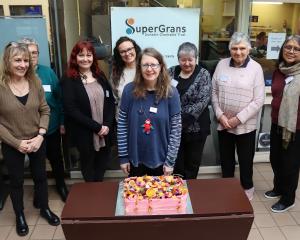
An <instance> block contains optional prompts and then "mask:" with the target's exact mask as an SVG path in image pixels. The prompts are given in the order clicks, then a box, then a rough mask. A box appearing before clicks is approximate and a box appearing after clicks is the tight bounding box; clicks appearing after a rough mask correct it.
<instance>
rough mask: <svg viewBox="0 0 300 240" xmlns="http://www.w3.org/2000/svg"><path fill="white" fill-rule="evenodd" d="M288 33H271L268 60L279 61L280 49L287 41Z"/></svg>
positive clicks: (269, 35)
mask: <svg viewBox="0 0 300 240" xmlns="http://www.w3.org/2000/svg"><path fill="white" fill-rule="evenodd" d="M285 38H286V33H269V34H268V48H267V59H278V57H279V52H280V48H281V46H282V44H283V42H284V41H285Z"/></svg>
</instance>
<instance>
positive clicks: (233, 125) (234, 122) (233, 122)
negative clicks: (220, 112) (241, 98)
mask: <svg viewBox="0 0 300 240" xmlns="http://www.w3.org/2000/svg"><path fill="white" fill-rule="evenodd" d="M228 123H229V125H230V126H231V128H236V127H237V126H238V125H239V124H240V123H241V121H240V120H239V119H238V118H237V117H232V118H230V119H229V120H228Z"/></svg>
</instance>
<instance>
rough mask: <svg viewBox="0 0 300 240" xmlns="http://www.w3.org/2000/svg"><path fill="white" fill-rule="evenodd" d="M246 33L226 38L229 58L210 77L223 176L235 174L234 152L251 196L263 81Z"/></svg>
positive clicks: (243, 182) (244, 185) (242, 178)
mask: <svg viewBox="0 0 300 240" xmlns="http://www.w3.org/2000/svg"><path fill="white" fill-rule="evenodd" d="M250 48H251V45H250V39H249V37H248V36H247V35H246V34H244V33H240V32H235V33H234V34H233V35H232V37H231V40H230V42H229V50H230V55H231V57H230V58H226V59H223V60H221V61H220V62H219V63H218V65H217V67H216V70H215V73H214V75H213V80H212V85H213V89H212V104H213V108H214V111H215V114H216V117H217V119H218V121H219V124H218V138H219V149H220V159H221V167H222V176H223V177H234V170H235V162H236V161H235V152H237V156H238V162H239V168H240V181H241V185H242V187H243V188H244V190H245V193H246V195H247V197H248V199H249V200H252V199H253V195H254V187H253V179H252V176H253V158H254V153H255V137H256V128H257V122H258V116H259V112H260V109H261V108H262V106H263V104H264V96H265V83H264V75H263V71H262V68H261V66H260V65H259V64H258V63H257V62H255V61H254V60H252V59H251V58H250V57H249V51H250Z"/></svg>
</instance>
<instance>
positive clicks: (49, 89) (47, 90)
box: [43, 85, 51, 92]
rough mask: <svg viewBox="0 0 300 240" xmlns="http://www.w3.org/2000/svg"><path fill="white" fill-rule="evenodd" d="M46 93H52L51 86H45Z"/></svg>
mask: <svg viewBox="0 0 300 240" xmlns="http://www.w3.org/2000/svg"><path fill="white" fill-rule="evenodd" d="M43 88H44V91H45V92H51V86H50V85H43Z"/></svg>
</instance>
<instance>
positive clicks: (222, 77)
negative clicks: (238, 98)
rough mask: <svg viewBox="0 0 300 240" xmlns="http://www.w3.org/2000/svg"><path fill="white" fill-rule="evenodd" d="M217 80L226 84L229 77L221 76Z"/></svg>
mask: <svg viewBox="0 0 300 240" xmlns="http://www.w3.org/2000/svg"><path fill="white" fill-rule="evenodd" d="M219 79H220V81H221V82H227V81H228V80H229V77H228V76H227V75H221V76H220V78H219Z"/></svg>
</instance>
